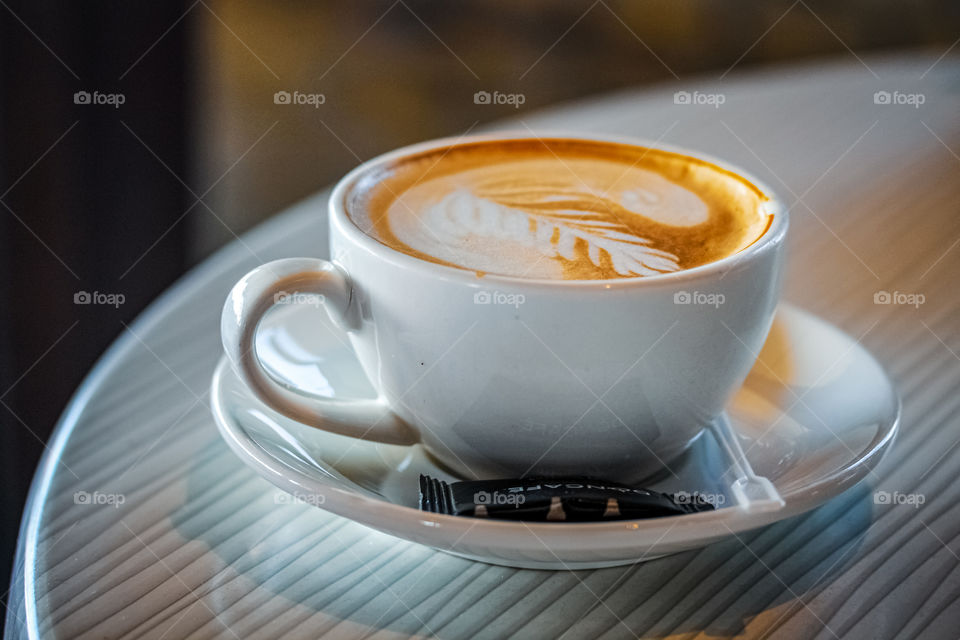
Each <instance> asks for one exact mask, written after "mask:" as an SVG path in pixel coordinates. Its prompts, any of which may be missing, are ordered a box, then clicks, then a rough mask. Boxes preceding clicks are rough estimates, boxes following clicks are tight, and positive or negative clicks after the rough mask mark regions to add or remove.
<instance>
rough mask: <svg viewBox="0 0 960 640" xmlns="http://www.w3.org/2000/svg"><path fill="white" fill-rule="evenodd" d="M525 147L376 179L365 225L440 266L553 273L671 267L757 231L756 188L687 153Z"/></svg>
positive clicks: (619, 274) (438, 161) (457, 156)
mask: <svg viewBox="0 0 960 640" xmlns="http://www.w3.org/2000/svg"><path fill="white" fill-rule="evenodd" d="M521 142H526V143H528V146H525V147H523V148H521V149H517V150H516V151H515V152H510V150H509V148H508V149H504V148H503V146H497V147H495V148H493V149H489V150H487V149H484V148H483V145H480V148H477V149H475V150H474V151H472V152H470V151H466V150H457V149H456V148H454V149H453V150H451V151H450V152H448V153H446V154H444V155H442V156H440V157H435V158H431V159H430V160H429V161H427V160H426V159H423V160H421V161H419V162H414V163H413V165H414V166H411V165H409V164H408V165H401V166H399V167H397V168H395V169H394V170H393V171H392V172H391V173H390V174H389V175H385V176H380V179H379V180H378V181H377V182H376V183H375V184H373V186H371V190H372V191H373V196H374V197H372V198H369V199H367V200H366V201H365V202H364V209H365V210H366V211H367V212H368V216H367V217H366V222H367V225H366V226H367V227H368V228H367V229H365V230H366V231H367V232H368V233H369V234H370V235H373V236H374V237H375V238H377V239H378V240H380V241H381V242H384V243H385V244H388V245H390V246H393V247H394V248H397V249H399V250H401V251H404V252H405V253H409V254H411V255H415V256H417V257H421V258H424V259H428V260H432V261H435V262H440V263H444V264H448V265H452V266H457V267H460V268H464V269H470V270H474V271H477V272H485V273H486V272H489V273H496V274H502V275H511V276H519V277H529V278H553V279H603V278H623V277H637V276H652V275H658V274H663V273H670V272H674V271H678V270H680V269H684V268H689V267H691V266H695V264H697V263H702V262H708V261H711V260H715V259H718V258H720V257H724V256H725V255H729V254H730V253H733V252H735V251H736V250H739V249H740V248H742V246H745V243H746V244H749V242H752V241H753V239H755V238H756V237H757V236H758V235H759V234H760V233H762V231H760V232H758V229H759V228H760V224H761V222H762V218H763V216H762V215H761V212H760V207H759V206H758V203H759V198H758V197H757V195H756V194H757V193H758V192H756V190H755V189H754V190H753V192H750V190H749V189H748V188H747V186H745V185H744V182H743V181H741V179H739V178H736V177H734V176H732V174H729V175H727V174H724V173H722V170H720V169H717V168H712V167H710V166H709V165H706V166H704V165H705V163H699V161H696V160H694V159H692V158H684V157H683V156H677V155H676V154H666V156H664V155H663V154H665V152H661V151H657V150H643V149H640V148H637V147H628V149H631V150H633V152H632V154H631V153H627V154H625V155H624V154H623V153H622V147H623V145H612V144H608V145H604V144H603V143H580V144H582V145H599V149H600V150H601V151H604V150H608V149H607V147H612V148H616V149H617V150H618V151H620V152H621V153H618V154H611V155H609V156H607V155H604V154H599V155H597V154H595V153H584V150H583V149H580V148H578V146H576V143H574V145H575V146H574V147H573V150H574V151H576V152H575V153H571V152H570V150H568V149H566V148H564V147H563V145H558V149H551V148H541V149H539V150H538V149H537V148H536V147H535V146H529V142H530V141H521ZM565 142H567V143H570V142H572V141H565ZM499 144H500V145H503V144H504V143H503V142H501V143H499ZM485 151H486V152H487V153H485ZM588 151H589V150H588ZM648 156H652V157H648ZM678 158H680V159H682V160H678ZM698 163H699V164H698ZM371 182H372V181H371ZM746 184H747V185H749V183H746ZM750 186H752V185H750ZM751 197H752V200H751ZM751 208H752V210H751ZM354 217H355V219H357V218H359V217H360V216H354ZM360 226H361V227H363V226H364V225H363V224H360ZM751 234H753V235H752V237H748V236H751ZM698 261H699V262H698Z"/></svg>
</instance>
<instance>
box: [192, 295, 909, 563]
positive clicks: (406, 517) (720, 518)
mask: <svg viewBox="0 0 960 640" xmlns="http://www.w3.org/2000/svg"><path fill="white" fill-rule="evenodd" d="M776 313H777V315H779V314H782V313H788V314H799V315H802V316H806V319H807V320H810V321H813V322H818V323H821V324H825V325H827V326H829V327H830V328H831V329H833V330H834V331H838V332H840V333H842V334H843V335H844V336H845V337H846V338H847V339H848V340H850V341H852V342H854V344H855V347H856V348H857V349H858V350H859V351H861V352H862V354H863V355H864V356H865V357H867V358H869V359H870V360H871V361H872V363H873V364H874V365H875V366H876V367H877V368H878V369H879V370H880V371H881V372H882V373H883V377H884V380H885V382H886V385H887V388H888V390H889V392H890V396H891V398H892V400H893V404H894V407H893V413H892V415H893V418H892V420H891V421H890V426H889V427H888V428H887V429H883V428H882V424H881V425H880V427H881V428H880V429H878V432H877V434H876V436H875V437H874V438H873V439H872V440H871V441H870V443H869V444H867V445H865V446H864V447H863V448H862V449H861V450H860V453H858V454H857V455H856V457H854V458H852V459H850V460H848V461H847V462H846V463H844V464H843V465H842V466H839V467H838V468H837V469H836V470H834V471H833V472H832V473H830V474H829V475H826V476H824V477H822V478H820V479H817V480H816V481H815V482H812V483H810V484H805V485H802V486H799V487H797V488H795V489H794V490H793V491H792V492H789V493H784V494H782V497H783V500H784V506H783V508H781V509H779V510H776V511H772V512H748V511H746V510H744V509H742V508H740V507H735V506H731V507H725V508H721V509H716V510H713V511H705V512H700V513H693V514H683V515H676V516H665V517H661V518H647V519H639V520H614V521H607V522H522V523H517V522H513V521H509V520H495V519H479V518H464V517H462V516H454V515H447V514H436V513H430V512H425V511H421V510H419V509H416V508H414V507H410V506H406V505H402V504H397V503H394V502H390V501H388V500H386V499H383V498H376V497H372V496H369V495H366V494H365V493H362V492H360V491H355V490H350V489H347V488H342V487H339V486H336V485H335V484H333V483H326V482H323V481H322V480H320V479H317V478H314V477H311V476H308V475H306V474H304V473H302V472H300V471H297V470H295V469H291V468H290V467H289V466H286V465H283V464H282V463H281V462H280V461H278V460H275V459H274V458H273V456H269V455H268V456H266V458H265V457H264V456H262V455H258V453H257V452H258V451H259V452H262V451H263V449H262V447H260V446H259V445H257V444H256V443H255V442H254V441H253V440H251V439H250V438H247V437H243V436H242V435H241V434H240V433H238V432H242V431H243V429H242V428H239V429H234V428H232V427H231V425H232V424H234V423H235V421H234V420H233V419H232V418H230V417H229V416H228V415H226V413H227V409H226V405H225V403H224V401H223V400H222V395H221V392H222V390H223V386H224V385H223V383H222V382H221V381H222V380H223V379H224V378H225V377H226V376H228V375H229V376H233V375H235V374H233V372H232V370H231V369H230V366H229V363H228V362H227V360H226V357H221V359H220V361H219V362H218V364H217V367H216V369H215V370H214V374H213V377H212V379H211V392H210V408H211V411H212V413H213V416H214V421H215V422H216V424H217V428H218V430H219V431H220V434H221V436H222V437H223V438H224V440H226V442H227V444H228V445H229V446H230V448H231V449H232V450H233V451H234V453H235V454H236V455H237V456H238V457H239V458H240V459H241V460H243V462H244V463H245V464H247V465H248V466H251V467H252V468H253V469H254V470H256V471H257V472H258V474H259V475H260V476H262V477H264V478H266V479H267V480H268V481H270V482H271V484H273V485H274V486H276V487H278V488H279V489H281V490H283V491H285V492H287V493H293V492H295V491H297V490H303V491H306V492H309V493H314V494H319V493H322V494H323V496H324V503H323V504H317V505H314V506H317V507H318V508H320V509H323V510H325V511H329V512H331V513H335V514H337V515H340V516H343V517H345V518H348V519H350V520H353V521H355V522H358V523H360V524H363V525H365V526H369V527H372V528H374V529H378V530H381V531H386V532H388V533H390V532H395V533H396V534H398V535H400V532H401V531H402V528H401V527H391V526H387V524H386V523H385V522H384V521H393V522H400V523H402V522H408V523H409V522H412V521H414V520H416V521H417V529H418V531H420V532H421V533H423V534H426V535H429V533H430V532H431V531H440V530H442V531H445V532H446V533H448V534H449V533H457V532H459V533H461V535H462V536H466V535H467V534H468V533H471V532H476V533H477V534H482V533H484V532H489V533H495V534H500V535H502V534H505V533H508V532H514V533H515V532H522V533H524V534H532V535H533V536H534V537H535V538H537V539H540V538H553V537H556V536H558V535H563V534H571V533H587V534H613V533H617V532H621V531H631V532H636V531H638V530H640V529H653V530H656V529H659V528H662V527H666V528H668V529H673V528H677V527H681V526H682V527H683V528H698V529H699V528H702V529H703V535H702V537H716V530H715V528H716V527H717V526H718V525H719V526H720V527H725V528H726V529H727V532H728V533H735V532H737V531H745V530H749V529H753V528H756V527H759V526H763V525H764V524H769V523H771V522H776V521H779V520H783V519H785V518H787V517H791V516H793V515H797V514H800V513H803V512H806V511H808V510H810V509H812V508H814V507H816V506H819V505H820V504H823V503H825V502H827V501H828V500H830V499H832V498H834V497H836V496H838V495H840V494H841V493H843V492H844V491H846V490H847V489H849V488H851V487H853V486H855V485H857V484H859V482H860V481H861V480H862V479H863V478H864V477H865V476H866V475H867V474H868V473H869V472H870V471H871V470H872V469H874V468H875V467H876V465H877V464H878V463H879V462H880V460H881V459H882V458H883V455H884V454H885V453H886V452H887V451H888V450H889V448H890V446H891V444H892V442H893V441H894V439H895V438H896V435H897V433H898V432H899V429H900V422H901V418H902V400H901V398H900V395H899V393H898V392H897V389H896V387H895V386H894V384H893V382H892V379H891V378H890V376H889V374H888V372H887V371H886V369H885V368H884V367H883V366H882V365H881V364H880V363H879V362H878V361H877V360H876V358H874V356H873V355H872V354H871V353H870V352H869V351H868V350H867V349H866V348H864V347H863V346H862V345H860V344H859V343H857V342H856V341H855V340H854V339H853V338H852V337H850V336H849V334H847V333H846V332H843V331H842V330H841V329H839V328H838V327H836V326H835V325H833V324H832V323H829V322H827V321H826V320H823V319H822V318H820V317H819V316H817V315H815V314H813V313H811V312H808V311H805V310H803V309H801V308H799V307H796V306H794V305H791V304H788V303H780V304H779V305H778V307H777V311H776ZM298 480H299V481H298ZM347 481H348V482H349V479H347ZM331 492H332V493H333V494H334V495H336V496H339V499H337V500H333V501H331V500H330V498H331V495H330V494H331ZM368 512H370V513H371V514H372V515H375V516H376V517H373V518H370V517H358V516H362V515H364V514H367V513H368ZM372 512H376V513H372ZM728 525H734V526H728ZM721 530H722V529H721ZM406 532H407V535H409V529H407V531H406ZM401 537H407V536H404V535H401ZM429 537H433V536H429ZM692 537H693V538H695V537H698V536H695V535H694V536H692ZM686 539H687V540H688V541H689V540H690V539H691V536H689V535H688V537H687V538H686ZM458 542H459V540H458ZM430 544H437V546H444V545H443V541H442V540H437V541H431V542H430ZM448 544H449V543H448Z"/></svg>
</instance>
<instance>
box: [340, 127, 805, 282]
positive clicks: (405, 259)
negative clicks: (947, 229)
mask: <svg viewBox="0 0 960 640" xmlns="http://www.w3.org/2000/svg"><path fill="white" fill-rule="evenodd" d="M546 139H566V140H583V141H590V142H608V143H613V144H622V145H630V146H636V147H642V148H649V149H656V150H661V151H666V152H669V153H677V154H680V155H684V156H688V157H691V158H695V159H697V160H701V161H704V162H706V163H708V164H710V165H713V166H714V167H716V168H718V169H720V170H724V171H727V172H730V173H733V174H734V175H736V176H737V177H738V178H740V179H741V180H743V181H745V182H746V183H747V184H748V185H750V186H752V187H754V188H756V189H757V190H758V191H760V192H761V193H762V194H764V195H765V196H766V197H767V198H768V200H767V201H766V202H765V203H763V204H762V205H761V206H762V207H763V209H764V211H765V212H766V213H767V214H769V215H770V216H771V217H772V221H771V222H770V224H769V226H768V227H767V228H766V230H765V231H764V232H763V233H762V234H761V235H760V237H759V238H757V239H756V240H754V242H753V243H752V244H750V245H749V246H747V247H745V248H744V249H741V250H740V251H738V252H736V253H733V254H731V255H729V256H726V257H724V258H721V259H719V260H714V261H713V262H708V263H706V264H702V265H698V266H696V267H691V268H689V269H680V270H679V271H672V272H669V273H661V274H657V275H652V276H650V275H648V276H632V277H625V278H608V279H591V280H582V279H581V280H576V279H572V280H565V279H558V278H529V277H525V276H510V275H503V274H497V273H485V274H484V275H483V276H482V277H481V276H478V275H477V273H476V271H474V270H471V269H465V268H461V267H452V266H448V265H444V264H438V263H434V262H428V261H426V260H421V259H420V258H416V257H414V256H411V255H408V254H406V253H404V252H402V251H399V250H397V249H395V248H393V247H391V246H389V245H387V244H384V243H382V242H380V241H379V240H377V239H376V238H374V237H372V236H370V235H368V234H367V233H365V232H364V231H363V230H362V229H361V228H360V227H359V226H358V225H357V224H356V223H355V222H354V221H353V219H352V218H351V217H350V215H349V214H348V213H347V211H346V196H347V193H348V191H349V189H350V188H351V187H352V186H353V185H354V184H355V183H356V181H357V180H358V179H359V178H360V177H361V176H363V175H365V174H366V173H367V172H369V171H370V170H372V169H373V168H374V167H376V166H378V165H383V164H387V163H390V162H393V161H396V160H399V159H402V158H403V157H405V156H409V155H413V154H417V153H423V152H425V151H430V150H433V149H438V148H443V147H449V146H454V145H459V144H468V143H471V142H479V141H488V140H546ZM328 212H329V216H330V226H331V229H333V228H336V229H337V230H338V231H339V232H340V233H341V234H343V236H345V237H346V238H347V239H349V240H350V241H351V243H353V244H354V245H357V246H359V247H361V248H363V249H365V250H366V251H367V252H368V253H370V254H372V255H373V256H376V257H378V258H380V259H383V260H386V261H388V262H390V263H391V264H392V265H393V266H396V267H398V268H401V269H407V270H414V271H420V272H428V273H429V274H431V275H432V276H433V277H438V278H441V279H444V280H450V281H456V282H461V283H463V284H468V285H474V286H486V285H489V284H502V285H505V286H511V287H518V286H527V287H531V286H533V287H546V288H551V289H552V288H579V289H582V288H590V289H621V288H630V287H645V288H649V287H656V286H657V285H675V284H682V283H686V282H689V281H691V280H699V279H703V278H707V277H710V276H713V275H717V274H725V273H726V272H727V271H729V270H731V269H733V268H736V267H737V266H738V265H740V264H743V263H744V262H749V261H751V260H752V259H754V258H755V257H757V256H759V255H761V254H763V253H766V252H767V251H769V250H772V249H773V248H775V247H776V246H778V245H781V244H782V243H783V239H784V237H785V236H786V232H787V228H788V226H789V223H788V220H789V218H788V215H787V209H786V207H785V206H784V204H783V200H782V199H781V198H780V197H779V196H778V195H777V193H776V192H775V191H774V190H773V189H772V188H770V186H769V185H767V184H766V183H765V182H763V181H762V180H759V179H758V178H756V176H754V175H753V174H752V173H750V172H748V171H746V170H744V169H741V168H740V167H738V166H736V165H734V164H731V163H729V162H726V161H724V160H721V159H719V158H715V157H713V156H711V155H709V154H705V153H700V152H698V151H692V150H690V149H687V148H685V147H681V146H677V145H672V144H665V143H662V142H659V141H653V140H647V139H644V138H640V137H634V136H621V135H614V134H602V133H589V132H583V131H569V130H563V129H545V130H543V131H540V132H533V131H522V130H516V129H510V130H503V131H493V132H489V133H479V134H470V135H464V136H447V137H443V138H436V139H433V140H427V141H424V142H418V143H415V144H411V145H407V146H404V147H400V148H398V149H394V150H392V151H388V152H386V153H383V154H380V155H378V156H376V157H374V158H371V159H369V160H367V161H365V162H363V163H362V164H360V165H359V166H357V167H355V168H354V169H352V170H351V171H350V172H349V173H347V174H346V175H345V176H343V178H341V179H340V180H339V181H338V182H337V184H336V185H335V186H334V188H333V190H332V191H331V193H330V199H329V203H328ZM331 240H332V238H331ZM331 259H332V260H333V261H335V262H336V256H332V257H331Z"/></svg>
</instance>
